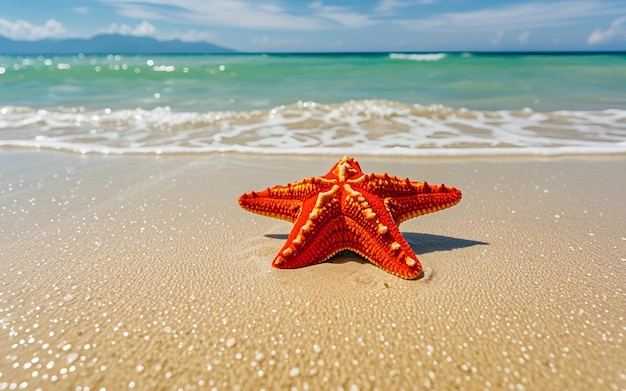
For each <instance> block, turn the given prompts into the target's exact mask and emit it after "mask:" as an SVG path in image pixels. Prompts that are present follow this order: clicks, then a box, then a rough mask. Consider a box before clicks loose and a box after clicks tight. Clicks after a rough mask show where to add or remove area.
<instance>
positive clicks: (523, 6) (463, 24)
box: [0, 0, 626, 52]
mask: <svg viewBox="0 0 626 391" xmlns="http://www.w3.org/2000/svg"><path fill="white" fill-rule="evenodd" d="M102 33H119V34H127V35H138V36H151V37H154V38H157V39H161V40H166V39H182V40H185V41H208V42H212V43H215V44H218V45H222V46H226V47H229V48H232V49H236V50H240V51H255V52H276V51H278V52H292V51H479V50H480V51H482V50H487V51H489V50H521V51H527V50H607V49H608V50H626V1H625V0H587V1H579V0H562V1H560V0H556V1H550V0H543V1H542V0H538V1H537V0H530V1H523V0H518V1H512V0H501V1H494V0H414V1H411V0H347V1H335V0H310V1H295V0H291V1H289V0H222V1H217V0H84V1H78V0H56V1H52V0H30V1H6V2H4V4H3V6H2V10H1V11H0V35H2V36H4V37H7V38H11V39H15V40H36V39H41V38H88V37H91V36H94V35H97V34H102Z"/></svg>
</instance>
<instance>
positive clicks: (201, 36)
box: [170, 29, 215, 42]
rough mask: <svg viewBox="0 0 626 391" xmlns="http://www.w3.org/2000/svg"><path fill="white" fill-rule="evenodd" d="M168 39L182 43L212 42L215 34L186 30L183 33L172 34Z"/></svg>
mask: <svg viewBox="0 0 626 391" xmlns="http://www.w3.org/2000/svg"><path fill="white" fill-rule="evenodd" d="M170 39H180V40H181V41H183V42H212V41H214V40H215V34H213V33H211V32H210V31H196V30H193V29H192V30H188V31H186V32H184V33H178V32H176V33H174V35H173V36H172V37H171V38H170Z"/></svg>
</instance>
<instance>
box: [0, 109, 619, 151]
mask: <svg viewBox="0 0 626 391" xmlns="http://www.w3.org/2000/svg"><path fill="white" fill-rule="evenodd" d="M0 147H4V148H9V147H18V148H38V149H41V148H42V149H53V150H63V151H72V152H77V153H102V154H176V153H213V152H248V153H263V154H293V153H297V154H346V153H349V154H354V155H380V156H391V155H403V156H473V155H475V156H485V155H493V156H497V155H560V154H616V153H619V154H623V153H626V111H624V110H618V109H611V110H603V111H554V112H535V111H533V110H530V109H524V110H519V111H510V110H498V111H480V110H469V109H463V108H461V109H455V108H451V107H446V106H443V105H428V106H423V105H417V104H415V105H411V104H404V103H399V102H391V101H385V100H361V101H349V102H344V103H340V104H319V103H315V102H298V103H296V104H292V105H286V106H277V107H274V108H272V109H269V110H253V111H219V112H179V111H174V110H172V109H170V108H168V107H158V108H155V109H150V110H145V109H132V110H130V109H125V110H111V109H105V110H95V111H89V110H86V109H83V108H80V107H75V108H59V109H56V110H44V109H36V108H30V107H16V106H5V107H2V108H0Z"/></svg>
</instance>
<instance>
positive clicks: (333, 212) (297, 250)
mask: <svg viewBox="0 0 626 391" xmlns="http://www.w3.org/2000/svg"><path fill="white" fill-rule="evenodd" d="M338 190H339V186H337V185H335V186H333V187H332V188H331V189H330V190H329V191H327V192H323V193H320V194H319V195H318V196H317V197H311V198H310V199H307V200H306V201H305V202H304V204H303V207H302V213H301V214H300V216H299V217H298V219H297V220H296V221H295V224H294V226H293V228H292V230H291V233H290V234H289V237H288V238H287V241H286V242H285V245H284V246H283V248H281V249H280V251H279V252H278V255H276V257H275V258H274V260H273V261H272V265H273V266H274V267H277V268H281V269H295V268H299V267H303V266H308V265H313V264H317V263H322V262H324V261H326V260H327V259H329V258H330V257H332V256H333V255H335V254H337V253H338V252H340V251H342V250H344V249H345V243H346V242H347V241H349V239H350V238H344V236H345V235H344V228H345V227H344V226H343V216H342V215H341V213H340V212H341V210H340V206H339V200H338V198H337V197H336V196H337V193H338Z"/></svg>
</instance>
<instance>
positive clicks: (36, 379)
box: [0, 150, 626, 390]
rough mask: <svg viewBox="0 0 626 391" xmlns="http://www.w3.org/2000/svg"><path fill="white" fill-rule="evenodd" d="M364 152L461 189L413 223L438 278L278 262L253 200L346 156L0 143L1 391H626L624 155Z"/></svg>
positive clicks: (267, 222) (338, 261)
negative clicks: (452, 201) (244, 199)
mask: <svg viewBox="0 0 626 391" xmlns="http://www.w3.org/2000/svg"><path fill="white" fill-rule="evenodd" d="M356 158H357V160H359V162H360V164H361V168H362V169H363V171H364V172H365V173H369V172H376V173H383V172H388V173H389V174H390V175H396V176H399V177H401V178H404V177H408V178H410V179H411V180H414V181H424V180H426V181H428V182H429V183H433V184H435V183H445V184H446V185H452V186H455V187H457V188H459V189H461V190H462V191H463V200H462V201H461V203H460V204H458V205H457V206H455V207H453V208H451V209H449V210H445V211H441V212H438V213H435V214H431V215H426V216H421V217H418V218H415V219H411V220H408V221H407V222H405V223H403V224H402V225H401V227H400V228H401V231H402V233H403V234H404V236H405V238H406V239H407V241H408V242H409V244H410V245H411V246H412V247H413V248H414V250H415V252H416V254H417V255H418V257H419V258H420V260H421V262H422V264H423V265H424V268H425V271H426V273H425V277H424V278H421V279H419V280H416V281H406V280H402V279H400V278H398V277H395V276H393V275H391V274H388V273H386V272H385V271H384V270H382V269H379V268H377V267H376V266H374V265H371V264H369V263H368V262H367V261H364V260H362V259H360V258H358V257H355V256H353V255H350V254H347V255H341V256H338V257H335V258H333V259H332V260H331V261H329V262H326V263H323V264H320V265H316V266H312V267H307V268H303V269H295V270H279V269H273V268H272V267H271V265H270V262H271V259H272V258H273V256H274V255H275V253H276V251H278V249H280V247H281V246H282V243H283V242H284V240H285V238H286V235H287V234H288V233H289V230H290V229H291V224H289V223H287V222H284V221H280V220H275V219H270V218H265V217H262V216H258V215H253V214H250V213H248V212H246V211H244V210H242V209H240V208H239V207H238V205H237V197H238V196H239V195H240V194H242V193H245V192H249V191H252V190H261V189H264V188H266V187H268V186H273V185H277V184H286V183H287V182H290V181H291V182H293V181H297V180H299V179H301V178H303V177H307V176H318V175H323V174H325V173H326V172H327V171H328V169H329V168H330V167H331V166H332V164H334V163H335V162H336V159H335V157H331V156H313V155H311V156H270V155H252V154H249V155H248V154H245V155H244V154H219V153H216V154H211V155H202V156H200V155H184V156H182V155H177V156H164V155H161V156H101V155H76V154H69V153H66V154H64V153H58V152H47V151H16V150H1V151H0V166H1V167H4V169H3V171H2V173H1V174H0V175H1V176H0V182H2V183H4V184H3V185H0V216H1V217H2V219H3V227H2V228H0V239H1V241H0V258H1V259H2V261H1V262H0V292H2V294H1V295H0V309H1V312H0V350H2V351H3V352H6V353H5V355H3V357H2V358H0V385H2V384H6V386H5V387H6V388H10V387H11V385H12V384H15V386H16V387H20V385H21V384H23V383H26V386H25V387H27V388H28V389H36V388H37V387H41V388H42V389H47V388H50V387H55V388H57V387H58V388H76V387H78V386H81V387H84V386H89V387H90V389H100V388H101V387H104V388H105V389H109V390H112V389H123V388H133V389H172V388H179V387H180V388H187V389H204V388H207V389H211V388H212V387H215V388H217V389H235V388H237V387H239V388H241V389H262V388H265V389H272V388H276V387H281V388H289V387H296V388H298V389H306V388H307V387H309V388H311V389H320V388H324V389H330V388H335V389H337V388H338V387H343V388H344V389H357V388H358V389H361V390H367V389H381V390H382V389H401V388H407V389H410V388H414V387H416V386H419V387H420V388H424V389H429V388H433V389H450V388H465V389H489V388H493V389H502V388H505V389H506V388H508V387H513V388H516V389H535V388H546V389H550V388H552V389H593V388H606V389H623V388H624V387H626V372H624V369H623V365H622V364H621V363H623V362H624V361H626V353H625V352H626V350H625V349H624V348H625V346H624V345H625V343H624V329H623V324H624V317H626V311H625V310H624V308H626V296H625V295H624V289H623V278H624V265H625V264H626V263H625V262H626V259H625V258H624V253H623V250H621V249H623V246H624V241H625V240H626V238H625V236H624V235H625V232H624V228H623V227H624V223H625V222H626V221H624V220H625V218H624V214H623V211H624V210H626V205H625V201H624V199H623V194H626V158H625V157H624V156H621V155H620V156H614V155H613V156H601V157H597V156H576V157H569V156H568V157H520V156H513V157H497V158H488V157H471V158H463V160H459V159H458V158H454V157H445V158H423V157H415V158H414V157H369V156H363V157H359V156H356ZM51 363H52V364H51Z"/></svg>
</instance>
